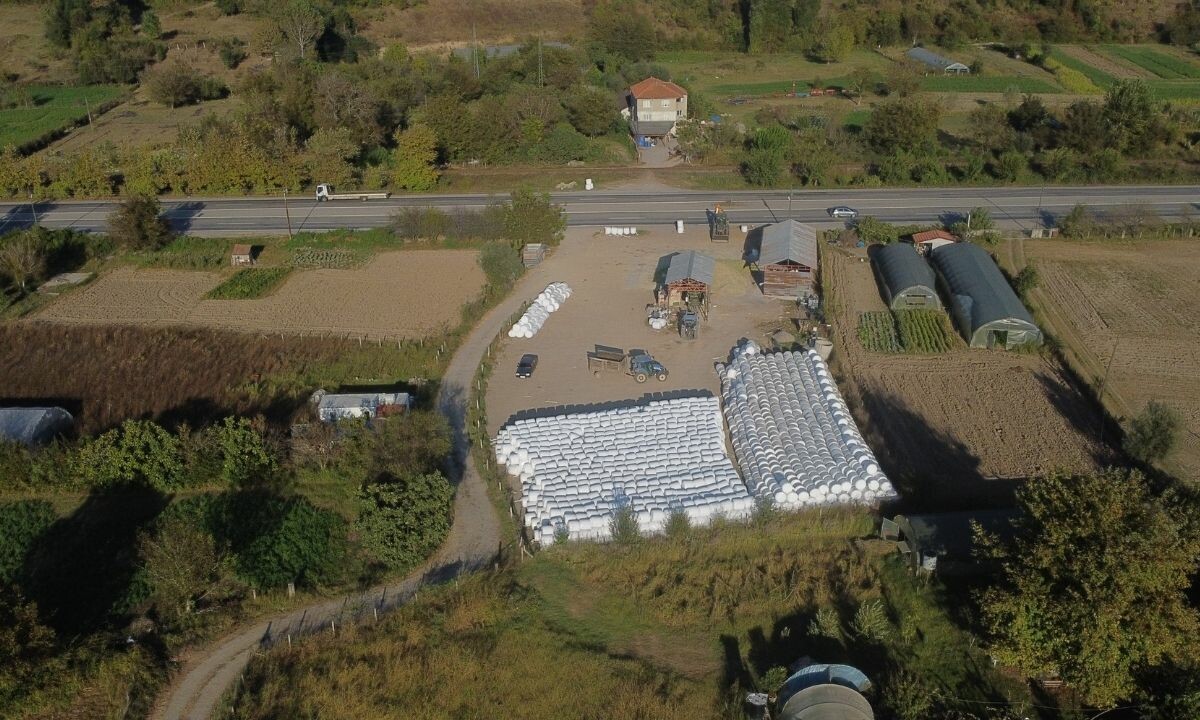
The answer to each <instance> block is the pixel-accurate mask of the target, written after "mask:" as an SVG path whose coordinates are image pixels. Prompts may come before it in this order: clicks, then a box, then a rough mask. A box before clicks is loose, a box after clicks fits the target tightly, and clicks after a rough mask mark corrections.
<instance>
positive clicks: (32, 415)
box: [0, 407, 75, 445]
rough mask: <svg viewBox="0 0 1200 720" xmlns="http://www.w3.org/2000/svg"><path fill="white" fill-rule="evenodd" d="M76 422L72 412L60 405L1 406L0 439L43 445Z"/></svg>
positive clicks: (23, 443)
mask: <svg viewBox="0 0 1200 720" xmlns="http://www.w3.org/2000/svg"><path fill="white" fill-rule="evenodd" d="M74 423H75V418H73V417H71V413H69V412H67V411H66V410H63V409H62V408H60V407H6V408H0V441H7V442H15V443H21V444H22V445H42V444H45V443H48V442H50V441H51V440H53V439H54V438H55V437H56V436H57V435H59V434H61V433H63V432H66V431H67V430H69V429H71V426H72V425H73V424H74Z"/></svg>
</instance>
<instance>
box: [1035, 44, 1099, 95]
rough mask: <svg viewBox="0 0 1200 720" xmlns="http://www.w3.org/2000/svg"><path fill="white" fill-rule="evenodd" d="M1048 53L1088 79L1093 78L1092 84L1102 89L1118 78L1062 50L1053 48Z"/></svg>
mask: <svg viewBox="0 0 1200 720" xmlns="http://www.w3.org/2000/svg"><path fill="white" fill-rule="evenodd" d="M1048 55H1049V56H1050V57H1051V58H1052V59H1054V60H1057V61H1058V62H1060V63H1062V64H1063V65H1064V66H1065V67H1069V68H1071V69H1072V70H1074V71H1075V72H1078V73H1080V74H1082V75H1083V76H1084V77H1086V78H1087V79H1088V80H1091V81H1092V84H1094V85H1095V86H1096V87H1098V88H1101V89H1102V90H1106V89H1108V88H1109V87H1111V86H1112V84H1113V83H1114V82H1116V78H1114V77H1113V76H1112V75H1109V74H1108V73H1106V72H1104V71H1103V70H1099V69H1097V68H1094V67H1092V66H1091V65H1088V64H1087V63H1085V62H1083V61H1082V60H1079V59H1078V58H1075V57H1072V56H1070V55H1068V54H1066V53H1065V52H1062V51H1061V50H1057V49H1052V50H1051V51H1050V52H1049V53H1048Z"/></svg>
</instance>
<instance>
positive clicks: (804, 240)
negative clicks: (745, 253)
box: [758, 220, 817, 299]
mask: <svg viewBox="0 0 1200 720" xmlns="http://www.w3.org/2000/svg"><path fill="white" fill-rule="evenodd" d="M758 265H759V267H760V268H762V292H763V295H770V296H772V297H784V298H790V299H795V298H799V297H804V296H806V295H810V294H812V293H813V289H814V286H815V285H816V280H817V231H816V230H815V229H813V227H812V226H811V225H805V224H804V223H801V222H797V221H795V220H784V221H783V222H781V223H775V224H774V225H767V226H766V227H764V228H763V229H762V247H761V249H760V250H759V254H758Z"/></svg>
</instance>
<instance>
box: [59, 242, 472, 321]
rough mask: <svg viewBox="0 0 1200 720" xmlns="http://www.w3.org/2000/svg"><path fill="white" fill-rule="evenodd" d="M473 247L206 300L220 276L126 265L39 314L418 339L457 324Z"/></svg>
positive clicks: (391, 257) (409, 254)
mask: <svg viewBox="0 0 1200 720" xmlns="http://www.w3.org/2000/svg"><path fill="white" fill-rule="evenodd" d="M477 255H478V253H477V252H475V251H472V250H414V251H401V252H383V253H379V254H378V255H377V256H376V257H375V258H374V259H373V260H371V261H370V262H369V263H367V264H366V265H365V266H363V267H361V268H353V269H346V270H310V271H302V272H294V273H292V274H291V275H290V276H289V277H288V279H287V280H286V281H285V282H284V283H283V285H282V286H281V287H279V289H278V290H276V291H275V292H274V293H272V294H271V295H270V296H268V297H263V298H257V299H253V300H206V299H204V297H205V295H206V294H208V293H209V292H210V291H212V290H213V288H215V287H216V286H217V285H218V284H219V283H220V282H221V275H219V274H217V273H202V272H186V271H179V270H137V269H132V268H120V269H118V270H116V271H114V272H112V273H110V274H108V275H106V276H104V277H102V278H100V279H99V280H98V281H96V282H95V283H93V284H91V285H90V286H88V287H87V288H83V289H81V290H80V291H77V292H74V293H70V294H67V295H64V296H63V297H61V298H59V299H58V300H57V301H56V302H55V303H53V304H52V305H50V306H49V307H48V308H47V309H46V310H44V311H43V312H42V313H41V314H40V315H39V319H42V320H48V321H53V322H61V323H70V324H107V323H123V324H131V325H166V324H171V325H198V326H204V327H212V328H218V329H222V330H238V331H243V332H254V333H282V334H303V335H325V336H332V337H347V336H348V337H354V338H367V339H379V340H382V339H389V340H391V339H396V338H419V337H426V336H429V335H433V334H436V333H438V332H440V331H443V330H445V329H448V328H451V327H453V326H455V325H457V324H458V322H459V319H460V308H461V307H462V306H463V305H464V304H465V303H467V302H470V301H471V300H473V299H475V298H476V297H477V296H478V295H479V292H480V291H481V289H482V288H483V285H484V280H485V279H484V276H483V271H482V270H480V268H479V265H478V263H477V262H476V257H477Z"/></svg>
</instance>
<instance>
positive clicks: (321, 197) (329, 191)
mask: <svg viewBox="0 0 1200 720" xmlns="http://www.w3.org/2000/svg"><path fill="white" fill-rule="evenodd" d="M391 196H392V194H391V193H389V192H368V191H366V190H360V191H358V192H348V193H339V192H334V191H333V186H332V185H329V184H328V183H321V184H320V185H317V202H324V201H326V200H362V201H363V202H366V201H367V200H386V199H388V198H389V197H391Z"/></svg>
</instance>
